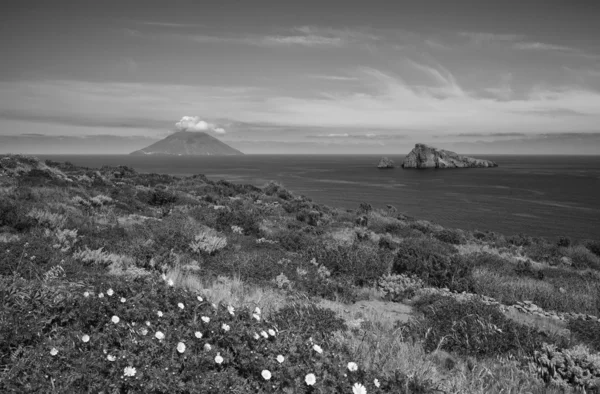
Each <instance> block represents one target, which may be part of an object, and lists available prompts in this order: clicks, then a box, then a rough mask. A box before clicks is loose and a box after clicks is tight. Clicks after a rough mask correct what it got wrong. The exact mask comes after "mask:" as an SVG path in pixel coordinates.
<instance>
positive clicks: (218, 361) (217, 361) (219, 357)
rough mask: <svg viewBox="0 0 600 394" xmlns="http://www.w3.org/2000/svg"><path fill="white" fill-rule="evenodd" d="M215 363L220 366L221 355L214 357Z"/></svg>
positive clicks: (221, 361)
mask: <svg viewBox="0 0 600 394" xmlns="http://www.w3.org/2000/svg"><path fill="white" fill-rule="evenodd" d="M215 362H216V363H217V364H222V363H223V357H221V353H217V356H216V357H215Z"/></svg>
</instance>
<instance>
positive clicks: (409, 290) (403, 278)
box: [377, 275, 424, 301]
mask: <svg viewBox="0 0 600 394" xmlns="http://www.w3.org/2000/svg"><path fill="white" fill-rule="evenodd" d="M423 285H424V283H423V281H422V280H421V279H419V278H417V277H414V276H407V275H384V276H382V277H381V278H379V280H378V281H377V287H378V288H379V289H380V290H381V291H382V292H383V293H384V294H385V298H386V299H388V300H390V301H402V299H404V298H406V297H408V298H411V297H413V296H414V295H415V292H416V291H417V290H419V289H421V288H423Z"/></svg>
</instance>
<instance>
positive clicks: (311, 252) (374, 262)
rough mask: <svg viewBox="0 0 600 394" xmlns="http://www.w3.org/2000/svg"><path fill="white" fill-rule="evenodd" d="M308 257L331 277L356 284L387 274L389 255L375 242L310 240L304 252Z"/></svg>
mask: <svg viewBox="0 0 600 394" xmlns="http://www.w3.org/2000/svg"><path fill="white" fill-rule="evenodd" d="M304 255H305V257H306V258H307V259H313V258H314V259H316V261H317V262H318V263H319V264H322V265H324V266H325V267H327V269H328V270H329V271H330V272H331V274H332V275H333V276H345V277H349V278H351V279H352V281H353V282H354V284H355V285H357V286H365V285H372V284H375V283H376V281H377V279H379V277H381V276H383V275H385V274H387V273H389V270H390V267H391V262H392V259H393V256H392V254H391V253H390V252H389V251H388V250H384V249H380V248H379V247H378V246H377V245H371V244H367V243H354V244H352V245H349V246H348V245H337V244H336V245H333V246H329V247H326V246H325V245H324V244H323V243H322V242H320V241H317V242H313V244H312V245H309V246H308V248H307V250H306V251H305V254H304Z"/></svg>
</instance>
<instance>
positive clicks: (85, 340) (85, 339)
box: [81, 334, 90, 343]
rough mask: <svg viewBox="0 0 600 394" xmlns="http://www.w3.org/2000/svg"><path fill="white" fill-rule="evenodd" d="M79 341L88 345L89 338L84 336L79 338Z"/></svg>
mask: <svg viewBox="0 0 600 394" xmlns="http://www.w3.org/2000/svg"><path fill="white" fill-rule="evenodd" d="M81 340H82V341H83V342H85V343H88V342H89V341H90V336H89V335H87V334H85V335H84V336H82V337H81Z"/></svg>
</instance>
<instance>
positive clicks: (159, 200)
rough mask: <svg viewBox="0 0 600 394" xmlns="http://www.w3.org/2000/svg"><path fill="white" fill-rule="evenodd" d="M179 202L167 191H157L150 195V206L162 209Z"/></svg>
mask: <svg viewBox="0 0 600 394" xmlns="http://www.w3.org/2000/svg"><path fill="white" fill-rule="evenodd" d="M175 202H177V196H176V195H174V194H172V193H170V192H168V191H166V190H160V189H156V190H154V191H153V192H152V193H151V194H150V199H149V200H148V204H150V205H152V206H155V207H162V206H163V205H168V204H174V203H175Z"/></svg>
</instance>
